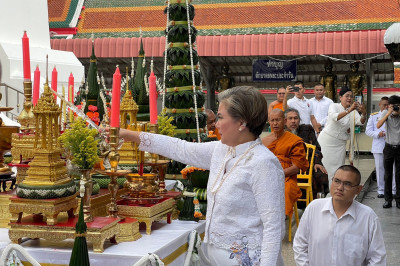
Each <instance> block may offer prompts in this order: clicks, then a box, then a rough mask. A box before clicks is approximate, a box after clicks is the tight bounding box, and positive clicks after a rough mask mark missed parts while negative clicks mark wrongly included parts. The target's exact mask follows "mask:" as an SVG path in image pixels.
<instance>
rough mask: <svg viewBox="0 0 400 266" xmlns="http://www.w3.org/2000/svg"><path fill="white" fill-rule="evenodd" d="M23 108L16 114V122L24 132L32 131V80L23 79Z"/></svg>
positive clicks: (33, 118) (33, 121)
mask: <svg viewBox="0 0 400 266" xmlns="http://www.w3.org/2000/svg"><path fill="white" fill-rule="evenodd" d="M24 96H25V102H24V109H22V112H21V113H20V114H19V116H18V118H17V119H18V122H19V123H20V124H21V131H22V132H24V133H32V132H34V130H35V121H36V120H35V115H34V114H33V105H32V101H31V100H32V81H31V80H26V81H24Z"/></svg>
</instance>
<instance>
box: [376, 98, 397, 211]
mask: <svg viewBox="0 0 400 266" xmlns="http://www.w3.org/2000/svg"><path fill="white" fill-rule="evenodd" d="M399 106H400V96H398V95H392V96H390V97H389V107H388V110H384V111H383V112H382V115H381V119H380V120H379V121H378V123H377V124H376V127H377V128H380V127H381V126H382V125H383V124H384V123H385V122H386V139H385V148H384V149H383V167H384V168H385V190H384V196H385V203H384V204H383V208H391V207H392V200H393V194H392V180H393V163H394V164H395V168H396V170H395V181H396V184H397V186H396V194H395V195H394V198H395V200H396V207H397V208H399V209H400V186H399V184H400V111H399V109H400V108H399Z"/></svg>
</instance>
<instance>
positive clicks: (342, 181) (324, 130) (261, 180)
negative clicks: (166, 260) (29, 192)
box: [120, 82, 400, 265]
mask: <svg viewBox="0 0 400 266" xmlns="http://www.w3.org/2000/svg"><path fill="white" fill-rule="evenodd" d="M294 87H295V88H293V87H291V86H288V87H286V88H283V87H282V88H279V89H278V91H277V93H278V94H277V100H276V101H274V102H272V103H271V104H270V106H268V105H267V101H266V99H265V98H264V96H263V95H262V94H261V93H260V92H259V91H258V90H257V89H255V88H253V87H234V88H231V89H229V90H226V91H224V92H222V93H220V94H219V95H218V100H219V109H218V113H217V115H216V116H215V115H214V113H213V112H212V111H211V110H207V114H208V118H209V121H208V122H207V126H208V127H209V130H215V131H217V132H218V139H219V141H212V142H204V143H191V142H186V141H183V140H180V139H177V138H173V137H168V136H162V135H157V134H151V133H146V132H135V131H129V130H123V129H121V131H120V137H122V138H124V139H126V140H129V141H133V142H136V143H138V144H139V149H141V150H143V151H148V152H152V153H158V154H160V155H163V156H166V157H168V158H171V159H174V160H177V161H180V162H183V163H185V164H190V165H193V166H196V167H200V168H203V169H209V170H210V176H209V181H208V185H207V217H206V229H205V230H206V231H205V236H204V245H203V249H204V250H205V251H206V254H207V256H208V258H207V263H209V264H210V265H283V259H282V256H281V247H282V239H283V238H284V235H285V217H286V219H288V218H291V216H292V213H293V205H294V203H295V202H296V201H297V200H298V199H299V198H300V197H301V196H302V191H301V190H300V189H299V187H298V184H297V174H298V173H299V171H300V170H301V171H306V170H307V169H308V168H309V167H310V165H309V159H310V158H307V156H306V149H305V143H309V144H312V145H315V146H316V152H315V155H314V162H315V163H314V166H313V169H310V171H312V172H313V192H314V194H316V193H317V192H319V193H320V194H319V196H318V197H316V195H314V198H321V199H316V200H313V201H312V202H311V203H310V204H309V205H308V206H307V208H306V209H305V211H304V214H303V216H302V218H301V220H300V226H299V228H298V230H297V232H296V235H295V237H294V244H293V250H294V253H295V260H296V263H297V265H385V264H386V251H385V245H384V241H383V236H382V231H381V228H380V223H379V219H378V217H377V216H376V214H375V213H374V212H373V210H372V209H371V208H369V207H367V206H365V205H363V204H361V203H358V202H357V201H354V200H353V199H354V197H355V195H357V194H358V193H360V191H361V189H362V185H361V183H360V182H361V174H360V172H359V170H358V169H357V168H355V167H354V166H351V165H344V158H345V153H346V142H347V140H348V139H349V137H350V133H351V132H350V127H351V123H354V124H359V125H364V124H365V122H366V111H365V108H364V106H363V105H361V104H359V103H358V102H354V101H353V93H352V91H351V90H349V89H347V88H346V87H343V88H342V89H341V91H340V93H339V102H338V103H333V102H332V101H331V100H329V99H328V98H326V97H325V96H324V93H325V91H324V87H323V85H321V84H318V85H316V86H315V87H314V92H315V97H314V98H313V99H311V100H308V99H306V98H305V97H304V87H303V83H302V82H296V84H295V86H294ZM290 93H294V94H295V96H294V97H293V98H292V99H288V98H289V97H288V95H289V94H290ZM399 99H400V97H397V96H396V97H395V96H392V97H390V98H389V99H382V100H381V103H380V105H379V106H380V107H381V112H380V113H379V116H377V117H375V115H371V118H370V119H371V121H373V122H371V123H372V124H373V125H372V127H373V128H372V129H367V131H368V132H367V134H370V135H371V136H373V137H374V138H375V139H379V140H380V139H383V138H385V144H384V145H383V144H380V145H381V146H382V147H383V146H384V148H381V149H380V150H373V153H374V156H375V159H376V163H377V179H378V183H380V184H382V186H383V188H382V186H381V187H380V189H378V193H379V195H383V196H384V198H385V204H384V205H383V207H384V208H388V207H391V202H392V200H393V193H394V192H395V195H394V198H395V199H396V206H397V207H398V208H400V205H399V199H400V198H399V196H400V193H399V189H398V188H397V187H396V188H395V187H394V186H393V187H392V185H393V182H392V179H393V178H394V179H395V181H399V180H398V179H399V171H398V170H397V169H400V165H399V159H400V158H399V152H398V151H399V150H400V139H399V136H400V132H399V131H400V116H399V110H398V106H399V104H400V100H399ZM385 101H388V103H386V102H385ZM386 108H387V109H388V110H385V109H386ZM267 120H268V122H269V124H270V126H271V133H270V134H268V135H267V136H265V137H263V138H260V135H261V133H262V131H263V129H264V128H265V125H266V122H267ZM351 121H352V122H351ZM369 123H370V122H368V125H369ZM370 131H371V133H369V132H370ZM380 141H381V140H380ZM374 143H375V140H374ZM382 149H383V151H382ZM378 154H381V155H378ZM382 154H383V157H382ZM378 164H379V166H382V165H383V168H382V167H381V168H379V170H378ZM393 164H395V167H394V168H395V169H396V170H395V171H394V170H393ZM383 172H384V174H383ZM394 172H395V174H393V173H394ZM382 179H383V180H384V182H382ZM382 190H383V191H382ZM328 193H329V194H328ZM381 193H383V194H381ZM327 194H328V195H327ZM325 196H326V197H325ZM379 197H381V196H379ZM239 251H240V252H239ZM205 264H206V263H205Z"/></svg>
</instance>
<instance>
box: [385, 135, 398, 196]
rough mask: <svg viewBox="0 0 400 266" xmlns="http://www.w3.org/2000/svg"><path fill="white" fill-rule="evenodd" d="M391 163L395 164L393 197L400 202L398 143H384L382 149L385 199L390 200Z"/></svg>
mask: <svg viewBox="0 0 400 266" xmlns="http://www.w3.org/2000/svg"><path fill="white" fill-rule="evenodd" d="M393 163H394V165H395V168H396V170H395V181H396V194H395V195H394V198H395V199H396V201H397V202H400V145H397V146H393V145H390V144H387V143H385V148H384V149H383V167H384V168H385V192H384V193H385V200H386V201H389V202H391V201H392V200H393V194H392V180H393Z"/></svg>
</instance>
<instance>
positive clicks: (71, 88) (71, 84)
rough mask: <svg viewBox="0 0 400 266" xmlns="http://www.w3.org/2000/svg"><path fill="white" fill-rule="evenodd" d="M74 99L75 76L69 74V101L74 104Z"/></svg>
mask: <svg viewBox="0 0 400 266" xmlns="http://www.w3.org/2000/svg"><path fill="white" fill-rule="evenodd" d="M73 97H74V75H72V72H71V74H69V77H68V101H69V102H73V100H74V99H73Z"/></svg>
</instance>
